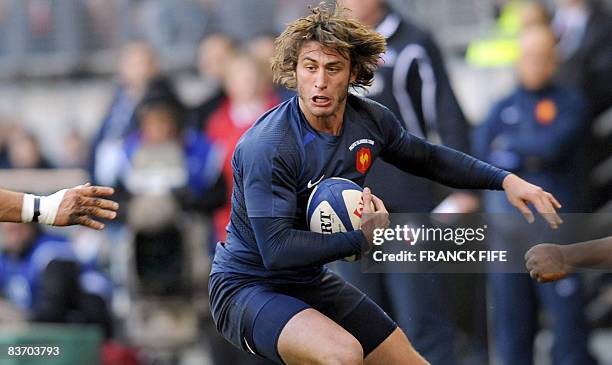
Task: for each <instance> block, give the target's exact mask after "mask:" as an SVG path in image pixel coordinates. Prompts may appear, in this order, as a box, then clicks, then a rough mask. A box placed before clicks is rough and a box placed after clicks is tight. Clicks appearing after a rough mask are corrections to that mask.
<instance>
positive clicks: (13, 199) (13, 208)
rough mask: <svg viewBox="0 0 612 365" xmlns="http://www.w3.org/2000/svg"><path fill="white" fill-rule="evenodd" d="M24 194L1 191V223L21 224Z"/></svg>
mask: <svg viewBox="0 0 612 365" xmlns="http://www.w3.org/2000/svg"><path fill="white" fill-rule="evenodd" d="M22 204H23V193H18V192H14V191H9V190H3V189H0V221H2V222H21V206H22Z"/></svg>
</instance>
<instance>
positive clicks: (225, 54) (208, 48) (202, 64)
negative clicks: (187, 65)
mask: <svg viewBox="0 0 612 365" xmlns="http://www.w3.org/2000/svg"><path fill="white" fill-rule="evenodd" d="M235 52H236V45H235V44H234V41H233V40H232V39H231V38H229V37H228V36H226V35H224V34H221V33H218V34H213V35H210V36H208V37H206V38H204V39H203V40H202V42H200V46H199V48H198V61H197V67H198V73H199V74H200V77H201V78H202V79H203V80H204V81H205V82H206V84H207V87H208V88H209V89H210V92H209V93H208V95H207V97H206V98H205V99H204V100H203V101H202V102H201V103H200V105H198V106H197V107H195V108H194V109H193V110H192V112H191V116H190V124H191V125H192V126H193V127H194V128H196V129H197V130H202V128H203V127H204V124H205V123H206V122H207V121H208V118H210V115H211V114H212V113H213V111H215V110H216V109H217V108H218V107H219V105H220V104H221V101H222V100H223V99H224V98H225V91H224V90H223V86H222V84H223V76H224V74H225V69H226V66H227V62H228V61H229V60H230V59H231V58H232V57H233V55H234V53H235Z"/></svg>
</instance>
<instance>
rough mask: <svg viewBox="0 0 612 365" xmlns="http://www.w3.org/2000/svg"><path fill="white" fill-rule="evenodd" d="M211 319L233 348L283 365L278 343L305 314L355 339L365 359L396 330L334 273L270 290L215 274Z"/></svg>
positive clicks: (233, 276)
mask: <svg viewBox="0 0 612 365" xmlns="http://www.w3.org/2000/svg"><path fill="white" fill-rule="evenodd" d="M209 291H210V302H211V311H212V314H213V319H214V321H215V324H216V326H217V329H218V330H219V332H220V333H221V334H222V335H223V337H224V338H225V339H226V340H228V341H230V342H231V343H232V344H233V345H234V346H236V347H238V348H240V349H242V350H244V351H248V352H250V353H253V354H256V355H260V356H262V357H265V358H267V359H270V360H273V361H275V362H277V363H280V364H283V361H282V360H281V358H280V355H279V354H278V350H277V344H278V338H279V336H280V333H281V331H282V329H283V328H284V327H285V325H286V324H287V322H289V320H290V319H291V318H292V317H293V316H294V315H296V314H297V313H299V312H301V311H303V310H304V309H307V308H313V309H316V310H317V311H319V312H321V313H322V314H324V315H325V316H327V317H328V318H330V319H332V320H333V321H334V322H336V323H337V324H339V325H340V326H341V327H342V328H344V329H345V330H347V332H349V333H350V334H352V335H353V336H354V337H355V338H356V339H357V340H358V341H359V343H360V344H361V346H362V348H363V352H364V355H365V356H367V355H368V354H369V353H370V352H372V351H373V350H374V349H375V348H376V347H378V345H380V344H381V343H382V342H383V341H384V340H385V339H386V338H387V337H388V336H389V335H390V334H391V332H393V331H394V330H395V329H396V328H397V325H396V324H395V322H394V321H393V320H392V319H391V318H390V317H389V316H388V315H387V314H386V313H385V312H384V311H383V310H382V309H381V308H380V307H379V306H378V305H376V303H374V302H373V301H372V300H370V299H369V298H368V297H367V296H366V295H365V294H363V293H362V292H361V291H359V290H358V289H357V288H355V287H354V286H352V285H351V284H349V283H347V282H346V281H344V280H343V279H342V278H340V277H339V276H338V275H336V274H335V273H333V272H330V271H327V272H326V273H324V274H323V275H322V276H321V278H320V279H319V280H317V281H316V282H315V283H313V284H308V285H301V284H298V285H271V284H268V283H266V281H265V279H254V278H250V279H247V278H245V277H241V276H238V275H236V274H227V273H216V274H213V275H211V277H210V283H209Z"/></svg>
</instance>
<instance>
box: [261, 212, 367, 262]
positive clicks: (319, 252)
mask: <svg viewBox="0 0 612 365" xmlns="http://www.w3.org/2000/svg"><path fill="white" fill-rule="evenodd" d="M251 224H252V226H253V232H254V233H255V238H256V240H257V246H258V247H259V251H260V253H261V257H262V260H263V264H264V266H265V267H266V268H267V269H269V270H288V269H296V268H300V267H308V266H316V265H323V264H326V263H329V262H332V261H336V260H338V259H341V258H343V257H346V256H351V255H354V254H357V253H359V252H360V251H361V246H362V243H363V242H364V240H365V238H364V236H363V234H362V233H361V231H353V232H342V233H334V234H330V235H324V234H320V233H315V232H310V231H304V230H298V229H294V228H293V227H292V226H291V223H290V222H289V220H287V219H283V218H254V219H251Z"/></svg>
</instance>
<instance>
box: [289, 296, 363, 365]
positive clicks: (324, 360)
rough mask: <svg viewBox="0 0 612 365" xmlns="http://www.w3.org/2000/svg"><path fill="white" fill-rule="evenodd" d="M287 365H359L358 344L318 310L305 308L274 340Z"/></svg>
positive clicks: (361, 360) (359, 352)
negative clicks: (276, 339)
mask: <svg viewBox="0 0 612 365" xmlns="http://www.w3.org/2000/svg"><path fill="white" fill-rule="evenodd" d="M278 353H279V354H280V356H281V358H282V359H283V361H284V362H285V363H287V364H290V365H291V364H326V365H328V364H329V365H333V364H338V365H340V364H347V365H348V364H351V365H352V364H362V363H363V350H362V348H361V345H360V344H359V341H357V339H356V338H355V337H353V336H352V335H351V334H350V333H348V332H347V331H346V330H345V329H344V328H342V327H341V326H340V325H338V324H337V323H336V322H334V321H332V320H331V319H329V318H328V317H326V316H325V315H323V314H322V313H320V312H319V311H317V310H315V309H312V308H309V309H305V310H303V311H301V312H299V313H298V314H296V315H295V316H293V318H291V319H290V320H289V322H287V324H286V325H285V327H284V328H283V330H282V332H281V334H280V337H279V339H278Z"/></svg>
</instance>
